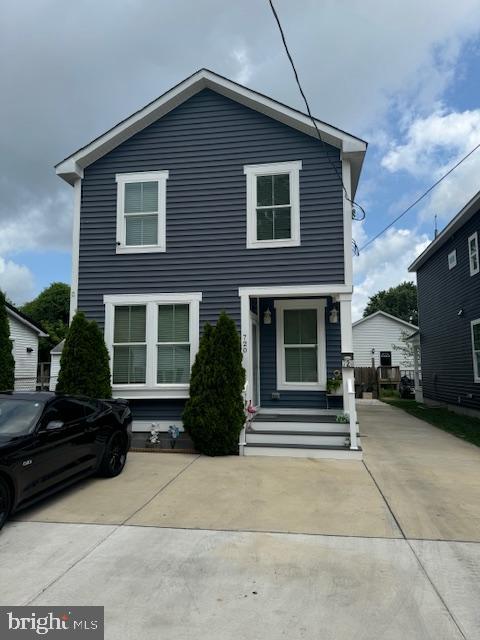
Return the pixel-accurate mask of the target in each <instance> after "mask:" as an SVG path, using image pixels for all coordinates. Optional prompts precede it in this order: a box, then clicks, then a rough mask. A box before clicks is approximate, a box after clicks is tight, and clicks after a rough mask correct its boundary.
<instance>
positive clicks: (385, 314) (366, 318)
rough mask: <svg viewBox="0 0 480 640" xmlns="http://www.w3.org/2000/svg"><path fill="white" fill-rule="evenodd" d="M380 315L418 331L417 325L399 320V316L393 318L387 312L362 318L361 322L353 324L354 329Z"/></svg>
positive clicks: (377, 312)
mask: <svg viewBox="0 0 480 640" xmlns="http://www.w3.org/2000/svg"><path fill="white" fill-rule="evenodd" d="M378 315H381V316H384V317H385V318H390V320H395V322H398V323H400V324H403V325H404V326H406V327H408V328H409V329H413V330H414V331H417V330H418V327H417V326H416V325H415V324H412V323H411V322H407V321H406V320H402V319H401V318H397V316H392V314H391V313H387V312H386V311H375V313H371V314H370V315H369V316H365V318H360V320H356V321H355V322H354V323H353V324H352V327H357V326H358V325H359V324H362V322H365V321H366V320H371V319H372V318H375V316H378Z"/></svg>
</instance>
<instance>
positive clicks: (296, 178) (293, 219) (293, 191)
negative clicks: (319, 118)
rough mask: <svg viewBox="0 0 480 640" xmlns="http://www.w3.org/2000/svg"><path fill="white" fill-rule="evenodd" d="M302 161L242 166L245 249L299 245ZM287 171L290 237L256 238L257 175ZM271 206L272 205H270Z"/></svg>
mask: <svg viewBox="0 0 480 640" xmlns="http://www.w3.org/2000/svg"><path fill="white" fill-rule="evenodd" d="M301 168H302V161H301V160H295V161H292V162H276V163H270V164H248V165H245V166H244V167H243V173H244V174H245V175H246V179H247V241H246V242H247V249H274V248H279V247H298V246H299V245H300V173H299V172H300V169H301ZM282 173H288V175H289V188H290V203H289V206H290V232H291V237H290V238H284V239H280V240H273V239H272V240H257V208H258V206H257V176H266V175H278V174H282ZM272 208H273V207H272Z"/></svg>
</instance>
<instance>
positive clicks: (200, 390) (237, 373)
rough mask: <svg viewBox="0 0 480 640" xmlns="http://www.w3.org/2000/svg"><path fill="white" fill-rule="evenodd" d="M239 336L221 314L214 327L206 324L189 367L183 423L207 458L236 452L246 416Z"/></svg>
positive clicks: (225, 315) (233, 326) (229, 320)
mask: <svg viewBox="0 0 480 640" xmlns="http://www.w3.org/2000/svg"><path fill="white" fill-rule="evenodd" d="M244 385H245V370H244V369H243V366H242V353H241V348H240V336H239V335H238V332H237V329H236V327H235V323H234V322H233V320H232V319H231V318H229V317H228V316H227V314H226V313H224V312H222V313H221V315H220V317H219V319H218V322H217V326H216V327H215V328H213V327H212V326H211V325H209V324H208V323H207V324H206V325H205V328H204V333H203V337H202V339H201V340H200V347H199V351H198V353H197V357H196V359H195V363H194V365H193V368H192V375H191V380H190V398H189V400H187V403H186V405H185V410H184V412H183V424H184V426H185V429H186V431H187V432H188V433H189V434H190V437H191V438H192V440H193V443H194V445H195V448H196V449H197V450H198V451H200V452H201V453H205V454H206V455H210V456H220V455H228V454H233V453H238V439H239V436H240V432H241V430H242V427H243V424H244V421H245V413H244V403H243V388H244Z"/></svg>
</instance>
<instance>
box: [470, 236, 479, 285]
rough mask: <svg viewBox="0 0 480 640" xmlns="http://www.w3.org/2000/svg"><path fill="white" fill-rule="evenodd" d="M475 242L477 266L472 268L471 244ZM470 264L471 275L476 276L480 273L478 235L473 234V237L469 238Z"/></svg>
mask: <svg viewBox="0 0 480 640" xmlns="http://www.w3.org/2000/svg"><path fill="white" fill-rule="evenodd" d="M472 240H475V259H476V261H477V266H476V267H473V266H472V257H473V256H472V254H471V253H470V242H471V241H472ZM468 264H469V265H470V275H471V276H474V275H476V274H477V273H478V272H479V271H480V256H479V252H478V233H477V232H476V231H475V233H472V235H471V236H468Z"/></svg>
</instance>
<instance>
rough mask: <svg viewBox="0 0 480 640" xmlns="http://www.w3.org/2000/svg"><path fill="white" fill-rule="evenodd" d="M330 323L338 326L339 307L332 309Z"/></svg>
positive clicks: (329, 317)
mask: <svg viewBox="0 0 480 640" xmlns="http://www.w3.org/2000/svg"><path fill="white" fill-rule="evenodd" d="M328 321H329V322H330V324H337V322H338V310H337V307H332V308H331V310H330V313H329V315H328Z"/></svg>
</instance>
